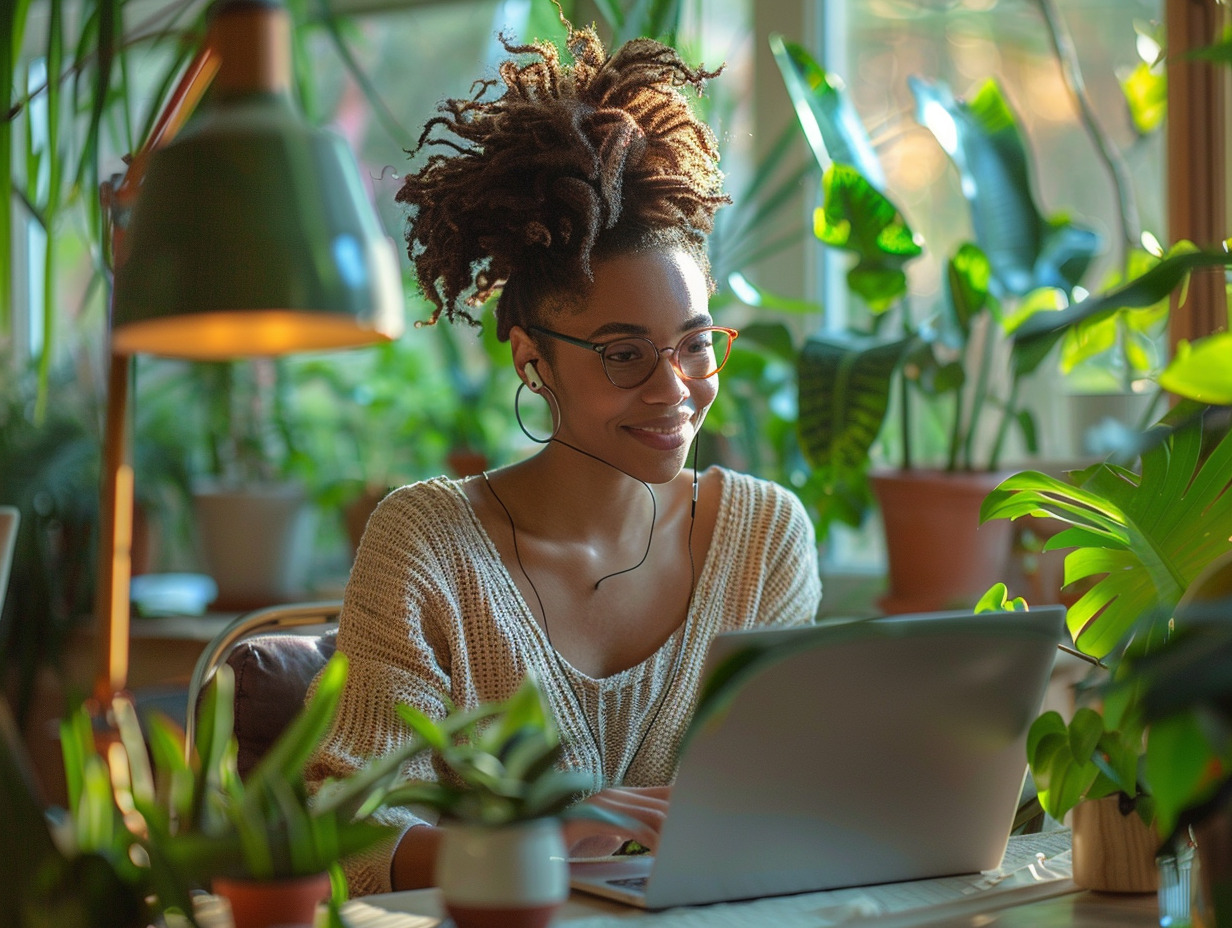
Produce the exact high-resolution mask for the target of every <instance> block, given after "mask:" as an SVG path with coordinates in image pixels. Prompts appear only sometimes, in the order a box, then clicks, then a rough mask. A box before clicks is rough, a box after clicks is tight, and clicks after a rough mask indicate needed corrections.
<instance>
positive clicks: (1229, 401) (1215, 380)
mask: <svg viewBox="0 0 1232 928" xmlns="http://www.w3.org/2000/svg"><path fill="white" fill-rule="evenodd" d="M1159 385H1160V386H1161V387H1163V388H1164V389H1165V390H1167V391H1168V392H1169V393H1175V394H1176V395H1177V396H1181V397H1185V398H1187V399H1191V400H1197V401H1198V402H1200V403H1211V404H1214V405H1220V406H1232V333H1228V332H1219V333H1217V334H1215V335H1211V336H1208V337H1206V338H1202V339H1199V340H1198V341H1196V342H1194V343H1192V344H1190V343H1189V342H1188V341H1185V340H1182V341H1180V342H1179V343H1178V344H1177V346H1176V354H1175V355H1174V356H1173V358H1172V361H1171V363H1169V364H1168V366H1167V367H1166V368H1165V369H1164V371H1163V373H1161V374H1160V375H1159Z"/></svg>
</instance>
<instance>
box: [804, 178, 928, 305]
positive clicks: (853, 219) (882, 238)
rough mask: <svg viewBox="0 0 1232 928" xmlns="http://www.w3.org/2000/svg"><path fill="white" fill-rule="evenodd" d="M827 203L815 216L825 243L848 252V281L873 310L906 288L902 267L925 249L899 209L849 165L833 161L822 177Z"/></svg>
mask: <svg viewBox="0 0 1232 928" xmlns="http://www.w3.org/2000/svg"><path fill="white" fill-rule="evenodd" d="M822 189H823V190H824V192H825V202H824V205H823V206H822V207H821V209H819V210H817V212H816V214H815V217H814V220H813V234H814V235H816V236H817V239H818V240H819V241H820V242H821V243H822V244H823V245H829V246H830V247H832V248H838V249H840V250H842V251H850V252H852V253H853V254H855V256H856V263H855V266H854V267H852V268H851V269H850V270H848V272H847V285H848V286H849V287H850V288H851V289H852V291H853V292H854V293H856V294H857V295H859V296H860V297H861V298H862V299H863V300H864V301H865V302H866V303H867V304H868V307H869V309H871V310H872V311H873V312H874V313H882V312H885V310H887V309H888V308H889V307H890V306H891V305H892V304H893V303H894V302H895V301H896V300H898V299H900V298H901V297H902V296H903V294H905V293H906V292H907V275H906V274H905V273H904V272H903V265H904V264H906V263H907V261H909V260H910V259H912V258H915V257H918V256H919V255H920V254H921V253H922V252H923V246H921V244H920V242H919V240H918V239H917V238H916V235H915V233H914V232H912V231H911V229H910V227H909V226H908V225H907V222H906V220H904V219H903V216H902V214H901V213H900V212H899V211H898V208H897V207H896V206H895V205H894V204H893V203H891V202H890V201H889V200H888V199H886V197H885V196H883V195H882V194H881V193H880V192H879V191H878V190H877V189H876V188H875V187H873V185H872V184H870V183H869V182H868V181H867V180H866V179H865V178H864V177H863V176H861V174H860V173H859V172H858V171H857V170H856V169H855V168H853V167H851V166H850V165H846V164H841V163H838V162H836V163H834V164H831V165H830V167H829V168H827V169H826V173H825V176H824V177H823V178H822Z"/></svg>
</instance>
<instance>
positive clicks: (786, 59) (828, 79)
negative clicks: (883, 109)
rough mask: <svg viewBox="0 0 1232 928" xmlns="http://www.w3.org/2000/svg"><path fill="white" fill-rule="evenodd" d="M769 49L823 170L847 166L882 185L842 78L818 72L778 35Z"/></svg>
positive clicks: (799, 48)
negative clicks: (835, 166) (833, 164)
mask: <svg viewBox="0 0 1232 928" xmlns="http://www.w3.org/2000/svg"><path fill="white" fill-rule="evenodd" d="M770 50H771V51H772V52H773V53H774V60H775V62H776V63H777V64H778V66H779V71H780V73H781V74H782V75H783V83H784V84H786V85H787V93H788V95H789V96H790V97H791V102H792V105H793V106H794V107H795V110H796V118H797V119H798V120H799V122H800V128H801V129H803V131H804V137H805V138H806V139H807V140H808V143H809V147H810V148H811V149H812V151H813V157H814V158H816V159H817V163H818V164H819V165H821V168H822V170H828V169H829V167H830V165H831V164H832V163H838V164H847V165H851V166H852V167H854V168H855V169H856V170H857V171H858V172H859V173H860V174H862V175H864V177H866V178H868V180H869V182H870V183H871V184H872V185H873V186H875V187H877V188H878V189H880V188H881V187H884V186H885V174H884V173H883V171H882V169H881V162H880V161H878V160H877V155H876V153H875V152H874V151H873V143H872V141H871V140H870V139H869V137H868V133H867V132H866V131H865V130H864V125H863V123H861V122H860V117H859V115H858V114H857V113H856V110H855V107H854V106H852V103H851V98H850V97H848V96H847V92H846V88H845V87H844V86H843V82H842V80H841V79H840V78H839V77H838V76H837V75H834V74H830V73H828V72H827V71H826V70H825V69H824V68H822V66H821V65H819V64H818V63H817V62H816V61H815V60H814V59H813V57H812V56H811V55H810V54H809V53H808V52H807V51H805V49H804V48H803V47H802V46H800V45H797V44H796V43H795V42H788V41H786V40H785V39H784V38H783V37H782V36H781V35H772V36H771V37H770Z"/></svg>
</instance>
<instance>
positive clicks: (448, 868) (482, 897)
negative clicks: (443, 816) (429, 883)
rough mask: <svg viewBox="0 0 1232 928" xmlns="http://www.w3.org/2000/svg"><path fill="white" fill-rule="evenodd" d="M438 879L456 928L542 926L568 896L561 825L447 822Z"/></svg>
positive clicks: (544, 822)
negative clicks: (501, 825)
mask: <svg viewBox="0 0 1232 928" xmlns="http://www.w3.org/2000/svg"><path fill="white" fill-rule="evenodd" d="M436 879H437V883H438V884H439V885H440V888H441V897H442V899H443V900H444V903H445V910H446V911H447V912H448V913H449V915H450V917H451V918H452V919H453V920H454V923H455V924H456V925H457V928H486V926H491V925H500V926H501V928H543V926H545V925H547V924H548V923H549V922H550V921H551V919H552V915H553V913H555V911H556V910H557V909H558V908H559V907H560V905H561V904H562V903H563V902H564V901H565V899H566V898H567V897H568V895H569V862H568V859H567V857H566V855H565V843H564V840H563V838H562V837H561V832H560V823H559V822H558V821H557V820H556V819H536V820H534V821H530V822H522V823H519V824H516V825H506V826H504V827H501V828H487V827H484V826H479V825H448V826H446V828H445V836H444V839H443V840H442V842H441V849H440V854H439V856H438V857H437V862H436Z"/></svg>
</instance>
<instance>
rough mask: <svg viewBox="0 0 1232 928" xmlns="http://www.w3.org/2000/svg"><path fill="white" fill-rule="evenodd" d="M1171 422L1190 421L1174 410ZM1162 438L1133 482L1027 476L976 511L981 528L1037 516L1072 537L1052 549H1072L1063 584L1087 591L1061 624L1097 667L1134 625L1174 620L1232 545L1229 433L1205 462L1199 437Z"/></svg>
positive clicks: (1101, 469) (1103, 475)
mask: <svg viewBox="0 0 1232 928" xmlns="http://www.w3.org/2000/svg"><path fill="white" fill-rule="evenodd" d="M1174 414H1175V415H1185V414H1187V413H1186V412H1185V410H1183V409H1178V410H1176V412H1175V413H1174ZM1156 429H1157V430H1160V431H1163V432H1165V433H1166V438H1164V439H1163V440H1160V441H1157V442H1155V443H1154V444H1152V445H1151V446H1150V447H1149V448H1148V449H1147V450H1146V451H1145V452H1144V453H1143V455H1142V468H1141V473H1140V474H1135V473H1132V472H1130V471H1128V470H1125V469H1124V468H1118V467H1114V466H1112V465H1110V464H1106V463H1105V464H1099V465H1096V466H1094V467H1092V468H1088V469H1087V470H1086V471H1084V472H1082V473H1081V474H1080V475H1078V476H1077V477H1076V478H1075V481H1076V482H1074V483H1069V482H1066V481H1062V480H1058V479H1057V478H1055V477H1050V476H1048V475H1046V474H1041V473H1038V472H1034V471H1026V472H1023V473H1019V474H1015V475H1014V476H1012V477H1010V478H1008V479H1007V480H1005V481H1003V482H1002V483H1001V484H1000V485H999V486H998V487H997V488H996V489H995V490H993V492H992V493H990V494H989V495H988V497H987V498H986V499H985V500H984V504H983V506H982V507H981V510H980V519H981V521H982V522H983V521H987V520H988V519H995V518H1009V519H1017V518H1019V517H1021V516H1023V515H1028V514H1030V515H1036V516H1042V517H1046V518H1054V519H1059V520H1061V521H1063V522H1067V523H1069V524H1070V525H1072V526H1076V527H1078V529H1079V530H1080V532H1081V534H1080V535H1075V534H1073V533H1072V532H1073V530H1072V529H1070V530H1066V531H1063V532H1061V533H1060V534H1058V535H1057V536H1055V537H1054V538H1052V539H1050V541H1049V543H1048V545H1047V547H1048V548H1049V549H1057V548H1064V547H1068V546H1071V545H1074V544H1076V543H1078V544H1080V547H1078V548H1076V549H1075V550H1073V551H1071V552H1070V553H1069V554H1068V555H1066V559H1065V580H1066V583H1067V584H1072V583H1075V582H1078V581H1093V584H1092V586H1091V587H1090V589H1088V590H1087V591H1086V592H1085V593H1083V595H1082V596H1081V598H1080V599H1079V600H1078V601H1077V602H1076V603H1075V604H1074V605H1073V606H1071V607H1070V609H1069V613H1068V615H1067V617H1066V622H1067V625H1068V627H1069V630H1070V634H1071V635H1072V636H1073V638H1074V642H1075V644H1076V645H1077V646H1078V648H1079V649H1080V650H1082V651H1083V652H1084V653H1086V654H1089V655H1091V656H1093V657H1097V658H1103V657H1105V656H1107V655H1108V654H1110V653H1112V651H1113V650H1114V649H1115V648H1116V647H1118V645H1120V644H1121V643H1122V642H1123V641H1124V640H1125V639H1126V637H1127V636H1128V635H1129V634H1130V632H1131V631H1132V630H1133V629H1134V628H1135V625H1136V624H1137V623H1138V622H1139V620H1140V619H1141V617H1143V616H1147V615H1152V614H1155V613H1156V612H1157V611H1159V610H1163V612H1164V613H1165V618H1166V617H1167V616H1170V615H1171V610H1173V609H1174V608H1175V607H1176V604H1177V602H1178V600H1179V599H1180V596H1181V594H1182V592H1183V591H1184V590H1185V588H1186V587H1187V586H1188V585H1189V583H1190V582H1192V581H1193V579H1194V578H1195V577H1196V576H1197V575H1198V574H1199V572H1200V571H1201V570H1202V569H1203V568H1204V567H1205V566H1206V565H1207V564H1208V563H1210V562H1211V561H1212V560H1213V559H1214V558H1215V557H1217V556H1218V555H1220V554H1222V553H1223V552H1226V551H1227V550H1228V549H1229V541H1228V539H1229V538H1232V491H1230V490H1229V488H1230V487H1232V433H1228V434H1226V435H1225V436H1224V437H1223V438H1222V440H1221V441H1220V442H1219V443H1218V444H1217V445H1216V446H1215V447H1214V448H1213V449H1211V450H1210V451H1209V453H1205V454H1204V449H1203V448H1202V436H1201V434H1200V429H1198V428H1196V427H1193V426H1187V427H1183V428H1180V429H1171V428H1170V426H1169V425H1168V422H1167V421H1165V423H1164V425H1162V426H1157V427H1156Z"/></svg>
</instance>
